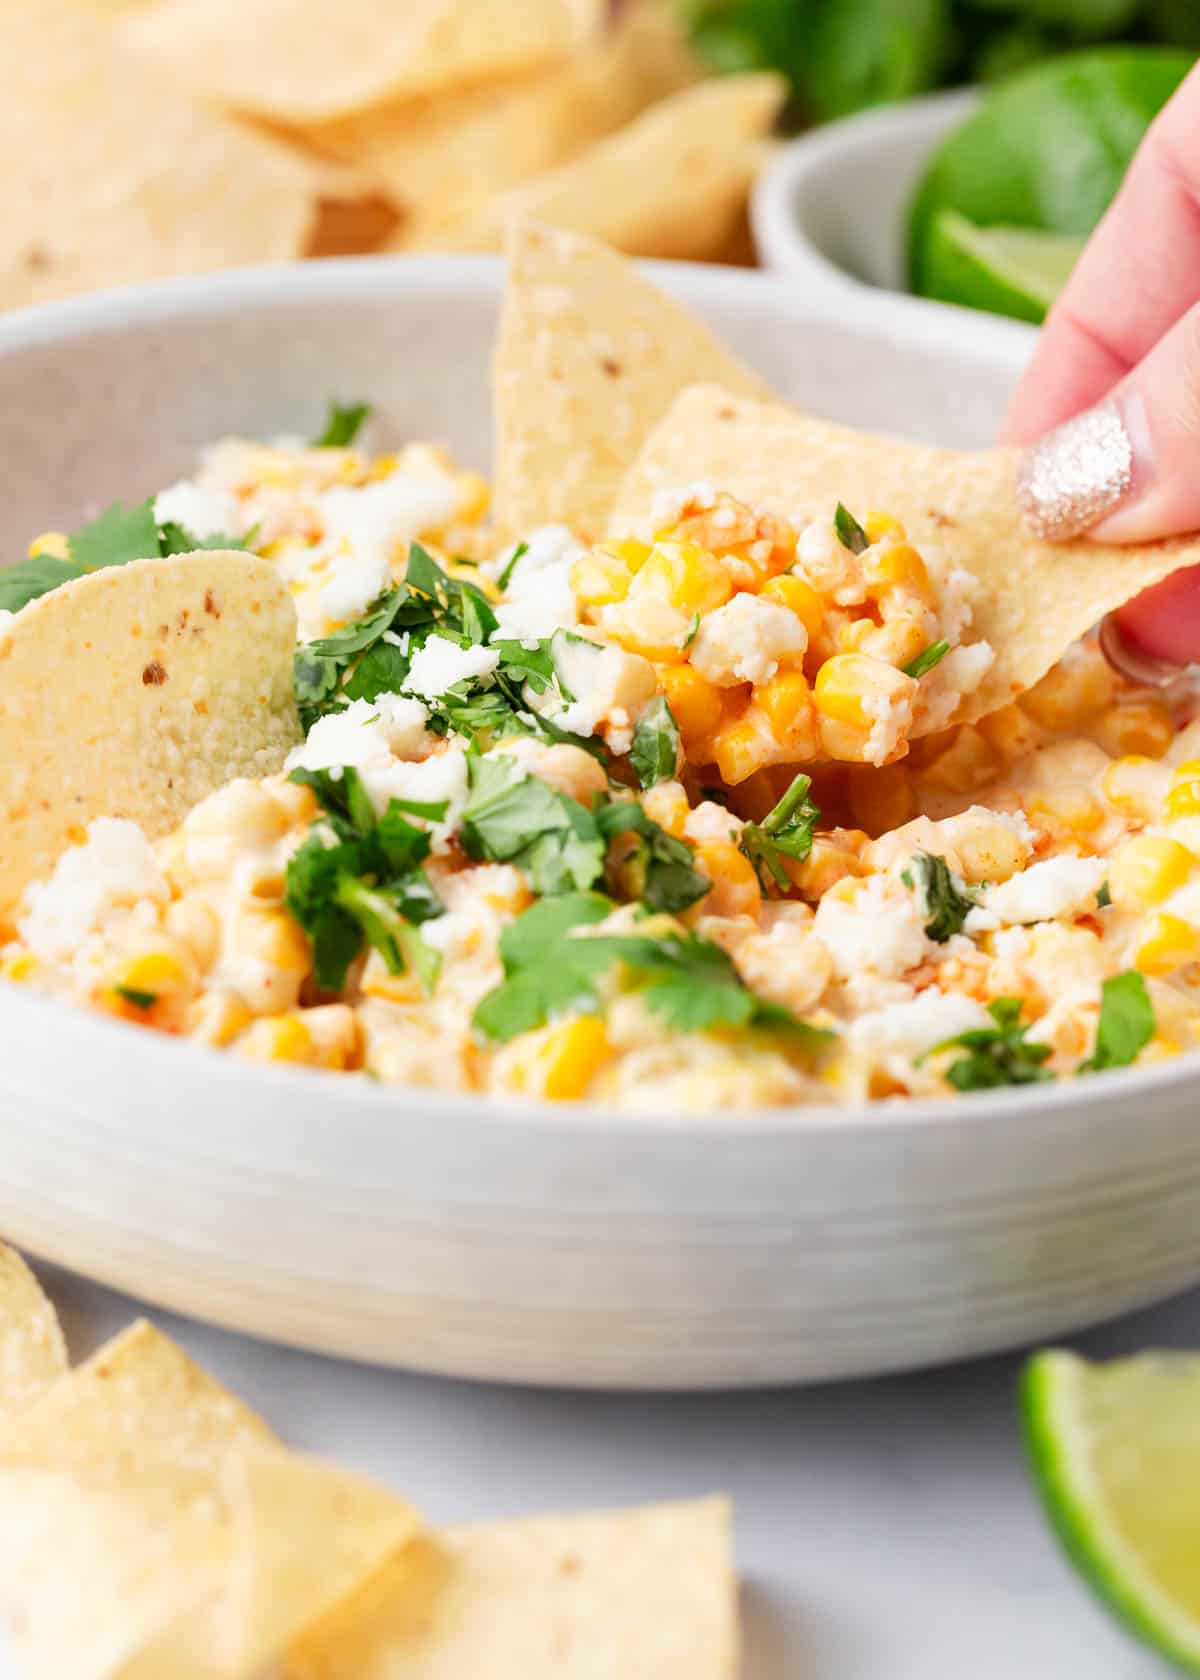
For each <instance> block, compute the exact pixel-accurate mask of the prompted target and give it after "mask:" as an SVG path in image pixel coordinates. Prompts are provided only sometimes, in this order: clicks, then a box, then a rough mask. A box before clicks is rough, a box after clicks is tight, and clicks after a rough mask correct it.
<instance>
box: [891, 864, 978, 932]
mask: <svg viewBox="0 0 1200 1680" xmlns="http://www.w3.org/2000/svg"><path fill="white" fill-rule="evenodd" d="M900 879H901V880H902V881H903V882H904V885H905V886H906V887H907V888H908V889H909V891H910V892H911V893H912V895H913V897H914V898H915V899H916V901H917V908H918V909H919V910H920V912H921V914H922V916H924V917H925V933H926V936H927V937H928V938H929V939H936V940H937V942H938V944H939V945H944V944H945V943H946V941H947V940H948V939H950V938H952V937H953V935H954V934H956V933H961V932H962V926H963V923H964V922H965V921H966V919H967V917H968V916H969V915H970V914H971V911H972V910H974V909H975V906H976V902H977V901H976V899H975V897H974V895H973V894H972V893H971V892H970V890H969V889H968V887H967V885H966V883H965V882H963V881H961V880H960V879H959V878H958V876H957V875H956V874H955V873H954V871H953V870H952V869H951V868H950V865H949V864H948V863H947V862H946V860H945V858H943V857H938V856H937V854H936V853H934V852H914V853H913V856H912V860H911V862H910V863H909V866H908V868H907V869H905V870H903V871H902V872H901V875H900Z"/></svg>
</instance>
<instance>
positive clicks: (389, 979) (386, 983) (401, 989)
mask: <svg viewBox="0 0 1200 1680" xmlns="http://www.w3.org/2000/svg"><path fill="white" fill-rule="evenodd" d="M359 986H360V988H361V990H362V993H363V996H364V997H373V998H386V999H387V1001H388V1002H389V1003H421V1002H423V1001H424V998H425V988H424V986H423V985H422V984H421V981H420V979H419V978H418V976H417V975H416V974H414V973H413V971H412V970H411V969H405V970H404V972H403V973H402V974H393V973H392V972H391V970H390V969H389V968H388V965H387V964H386V963H385V962H384V960H383V958H382V957H381V956H380V954H379V952H378V951H374V950H373V951H370V952H368V954H367V960H366V963H365V964H364V966H363V972H362V979H361V980H360V982H359Z"/></svg>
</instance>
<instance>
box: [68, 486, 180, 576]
mask: <svg viewBox="0 0 1200 1680" xmlns="http://www.w3.org/2000/svg"><path fill="white" fill-rule="evenodd" d="M70 548H71V559H72V560H74V562H75V564H76V565H77V566H82V567H83V569H84V571H85V572H98V571H101V570H103V569H104V568H105V567H106V566H124V565H126V564H128V562H129V561H130V560H153V559H154V558H155V557H156V556H157V555H158V554H159V553H160V549H159V542H158V526H157V524H156V523H155V520H154V498H153V497H152V496H151V497H148V498H147V499H146V501H144V502H139V503H138V504H137V506H136V507H131V508H126V507H122V506H121V504H120V502H114V503H113V505H112V506H111V507H110V508H106V509H105V511H104V512H103V513H102V514H101V515H100V517H99V518H98V519H93V520H92V521H91V523H90V524H88V525H84V526H83V527H82V528H81V529H80V530H78V531H76V532H75V533H74V535H73V536H72V537H71V538H70Z"/></svg>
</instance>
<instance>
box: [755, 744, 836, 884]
mask: <svg viewBox="0 0 1200 1680" xmlns="http://www.w3.org/2000/svg"><path fill="white" fill-rule="evenodd" d="M811 787H812V777H811V776H806V775H805V774H804V773H803V771H801V772H800V774H799V775H798V776H796V777H795V778H794V779H793V781H792V785H791V787H789V788H788V790H787V792H786V793H785V794H784V796H783V798H782V799H781V800H780V801H779V803H778V804H777V805H776V806H775V807H774V808H773V809H772V810H770V811H769V812H768V813H767V815H766V816H765V817H764V818H763V820H762V822H761V823H747V824H746V825H745V827H744V828H743V829H742V839H741V847H742V851H743V852H744V853H745V854H746V856H747V857H748V858H749V859H750V862H751V863H752V864H753V865H754V872H755V874H756V875H757V876H758V881H759V885H760V886H761V887H762V889H763V891H764V892H767V891H769V890H770V887H771V884H772V882H773V883H774V884H775V886H776V887H777V888H778V889H779V891H780V892H787V891H789V889H790V888H791V885H792V880H791V876H790V875H789V874H788V872H787V868H786V866H785V864H784V862H783V860H784V858H791V859H793V860H794V861H795V862H796V863H803V862H804V860H805V858H806V857H807V856H808V854H809V853H810V852H811V851H812V843H813V835H814V833H815V831H816V827H817V823H818V822H819V821H820V818H821V813H820V811H819V810H818V809H817V807H816V806H815V805H814V804H813V802H812V800H811V799H810V798H809V797H808V792H809V789H810V788H811Z"/></svg>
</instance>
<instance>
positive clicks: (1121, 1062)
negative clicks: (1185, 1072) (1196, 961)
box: [1077, 968, 1155, 1073]
mask: <svg viewBox="0 0 1200 1680" xmlns="http://www.w3.org/2000/svg"><path fill="white" fill-rule="evenodd" d="M1154 1028H1155V1019H1154V1005H1153V1003H1151V1001H1150V993H1149V991H1148V990H1147V988H1146V982H1145V980H1143V978H1142V976H1141V975H1140V974H1139V973H1138V972H1137V971H1136V969H1132V968H1128V969H1126V970H1125V971H1124V973H1122V974H1114V975H1112V976H1111V978H1110V979H1108V980H1106V981H1105V982H1104V984H1103V985H1102V986H1101V988H1100V1015H1099V1019H1098V1020H1097V1022H1096V1043H1095V1047H1094V1049H1093V1050H1092V1053H1091V1055H1090V1056H1089V1057H1088V1059H1087V1060H1086V1061H1085V1062H1080V1064H1079V1067H1078V1069H1077V1072H1079V1073H1102V1072H1104V1071H1105V1070H1106V1069H1107V1068H1119V1067H1128V1066H1129V1065H1130V1063H1132V1062H1135V1061H1136V1060H1137V1057H1138V1052H1139V1051H1140V1050H1143V1049H1144V1048H1145V1046H1146V1045H1147V1044H1149V1042H1150V1040H1151V1039H1152V1038H1153V1037H1154Z"/></svg>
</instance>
